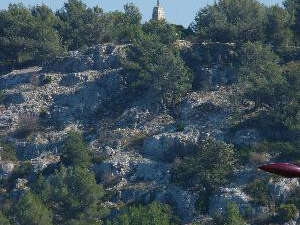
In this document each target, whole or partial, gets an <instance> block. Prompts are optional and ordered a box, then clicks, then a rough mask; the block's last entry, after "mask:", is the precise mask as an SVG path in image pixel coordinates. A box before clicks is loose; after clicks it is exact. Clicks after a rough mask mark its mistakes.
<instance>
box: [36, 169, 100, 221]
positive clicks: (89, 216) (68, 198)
mask: <svg viewBox="0 0 300 225" xmlns="http://www.w3.org/2000/svg"><path fill="white" fill-rule="evenodd" d="M48 181H49V183H47V182H45V180H44V181H43V179H42V178H40V182H39V186H40V187H43V188H44V189H41V190H40V189H38V186H37V187H36V188H35V190H39V191H40V192H41V194H42V196H44V197H43V198H44V199H45V198H46V197H47V195H48V202H49V203H50V204H49V205H51V206H52V209H53V211H54V212H55V213H56V214H58V215H60V216H63V219H64V220H72V219H75V220H82V221H83V220H85V221H89V223H86V224H92V223H91V222H90V221H94V222H95V221H97V219H98V218H99V215H100V214H101V213H102V211H101V210H102V209H99V205H100V203H101V199H102V198H103V196H104V194H105V192H104V190H103V188H102V186H100V185H98V184H97V183H96V179H95V176H94V174H93V173H92V172H91V171H89V170H88V169H86V168H82V167H68V168H64V167H62V168H61V169H60V170H58V171H57V172H56V173H55V174H53V175H51V176H50V177H49V178H48ZM98 204H99V205H98ZM57 219H59V218H57ZM60 222H61V221H60ZM60 222H59V221H55V224H60Z"/></svg>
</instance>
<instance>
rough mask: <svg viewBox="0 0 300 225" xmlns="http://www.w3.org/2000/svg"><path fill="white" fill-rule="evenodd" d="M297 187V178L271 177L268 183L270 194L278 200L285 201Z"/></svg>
mask: <svg viewBox="0 0 300 225" xmlns="http://www.w3.org/2000/svg"><path fill="white" fill-rule="evenodd" d="M297 187H299V181H298V179H297V178H294V179H286V178H277V179H274V178H271V179H270V181H269V183H268V190H269V192H270V195H271V196H272V198H273V199H274V200H276V201H278V202H285V201H286V200H287V199H288V197H289V196H290V194H291V193H292V192H293V191H294V190H295V189H296V188H297Z"/></svg>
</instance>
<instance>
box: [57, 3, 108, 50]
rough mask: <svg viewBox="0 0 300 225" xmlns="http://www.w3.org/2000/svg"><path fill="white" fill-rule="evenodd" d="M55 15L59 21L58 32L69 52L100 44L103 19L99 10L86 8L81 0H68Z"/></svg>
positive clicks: (101, 11)
mask: <svg viewBox="0 0 300 225" xmlns="http://www.w3.org/2000/svg"><path fill="white" fill-rule="evenodd" d="M56 15H57V17H58V18H59V19H60V23H59V25H58V31H59V33H60V35H61V37H62V40H63V44H64V45H65V46H66V47H67V48H68V49H69V50H76V49H79V48H82V47H84V46H91V45H95V44H97V43H99V42H101V40H102V38H103V35H104V27H103V26H104V24H103V21H104V19H105V18H104V16H103V10H102V9H101V8H99V7H94V8H88V7H87V6H86V4H84V3H83V2H82V1H81V0H68V1H67V2H66V3H65V4H64V7H63V8H62V9H61V10H59V11H58V12H57V13H56Z"/></svg>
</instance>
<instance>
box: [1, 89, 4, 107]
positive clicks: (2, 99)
mask: <svg viewBox="0 0 300 225" xmlns="http://www.w3.org/2000/svg"><path fill="white" fill-rule="evenodd" d="M4 99H5V94H4V92H3V91H0V105H1V104H2V103H3V101H4Z"/></svg>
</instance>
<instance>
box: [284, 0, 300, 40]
mask: <svg viewBox="0 0 300 225" xmlns="http://www.w3.org/2000/svg"><path fill="white" fill-rule="evenodd" d="M286 2H287V4H286V5H287V6H288V9H290V10H291V13H292V16H293V17H294V22H295V23H294V24H293V30H294V32H295V34H296V37H297V42H298V44H299V43H300V2H299V1H298V0H292V1H286Z"/></svg>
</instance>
